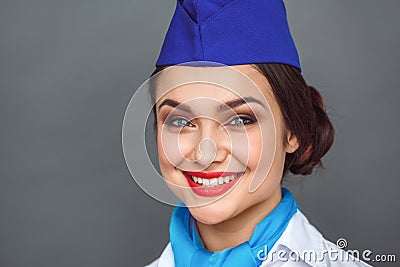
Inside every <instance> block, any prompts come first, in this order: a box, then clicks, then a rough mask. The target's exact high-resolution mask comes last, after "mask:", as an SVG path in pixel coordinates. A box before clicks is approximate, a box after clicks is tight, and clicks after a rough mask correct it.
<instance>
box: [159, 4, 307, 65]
mask: <svg viewBox="0 0 400 267" xmlns="http://www.w3.org/2000/svg"><path fill="white" fill-rule="evenodd" d="M192 61H212V62H218V63H221V64H224V65H239V64H253V63H283V64H288V65H292V66H294V67H296V68H298V69H299V70H300V71H301V67H300V60H299V56H298V53H297V50H296V46H295V44H294V41H293V38H292V36H291V34H290V29H289V25H288V22H287V18H286V9H285V5H284V3H283V0H177V4H176V9H175V13H174V15H173V17H172V20H171V23H170V26H169V29H168V31H167V34H166V36H165V39H164V43H163V46H162V48H161V52H160V55H159V58H158V60H157V62H156V66H164V65H176V64H182V63H187V62H192Z"/></svg>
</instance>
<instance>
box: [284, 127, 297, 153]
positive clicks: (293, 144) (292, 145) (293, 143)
mask: <svg viewBox="0 0 400 267" xmlns="http://www.w3.org/2000/svg"><path fill="white" fill-rule="evenodd" d="M298 148H299V142H298V141H297V137H296V136H295V135H294V134H292V133H291V132H289V133H288V135H287V146H286V152H287V153H293V152H295V151H296V150H297V149H298Z"/></svg>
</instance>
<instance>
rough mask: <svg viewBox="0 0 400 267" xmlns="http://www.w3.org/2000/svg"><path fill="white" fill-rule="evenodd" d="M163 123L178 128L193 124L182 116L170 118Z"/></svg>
mask: <svg viewBox="0 0 400 267" xmlns="http://www.w3.org/2000/svg"><path fill="white" fill-rule="evenodd" d="M165 123H166V124H167V125H170V126H174V127H178V128H182V127H185V126H186V127H193V126H194V125H193V124H192V123H191V122H190V121H188V120H186V119H184V118H170V119H168V120H167V121H166V122H165Z"/></svg>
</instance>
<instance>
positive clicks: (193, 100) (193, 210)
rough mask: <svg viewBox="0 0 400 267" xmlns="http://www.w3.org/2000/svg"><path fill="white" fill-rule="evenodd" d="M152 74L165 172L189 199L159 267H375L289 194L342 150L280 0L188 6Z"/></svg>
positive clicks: (180, 8)
mask: <svg viewBox="0 0 400 267" xmlns="http://www.w3.org/2000/svg"><path fill="white" fill-rule="evenodd" d="M156 66H157V69H156V71H155V72H154V73H153V77H152V79H153V80H154V83H153V85H154V86H153V87H152V89H151V92H150V93H151V95H152V98H153V101H154V103H155V107H154V114H155V118H156V119H155V129H156V132H157V143H158V157H159V162H160V169H161V173H162V175H163V177H164V179H165V181H166V182H167V185H168V186H169V188H170V189H171V190H172V191H173V192H174V193H175V194H176V196H178V198H179V199H181V200H182V203H180V205H179V206H178V207H176V208H175V210H174V212H173V214H172V218H171V223H170V243H169V244H168V245H167V247H166V248H165V250H164V251H163V253H162V254H161V256H160V258H159V259H157V260H155V261H154V262H153V263H151V264H150V265H149V266H177V267H180V266H330V265H334V266H336V265H338V266H368V265H367V264H365V263H363V262H361V261H358V260H357V259H355V258H354V257H352V256H351V255H349V254H347V253H345V252H344V251H343V250H340V249H339V248H338V247H336V246H335V245H334V244H333V243H331V242H330V241H328V240H326V239H325V238H324V237H323V236H322V235H321V233H319V232H318V230H317V229H316V228H314V227H313V226H312V225H311V224H310V223H309V222H308V220H307V219H306V217H305V216H304V214H303V213H302V212H301V211H300V210H299V207H298V206H297V205H296V202H295V200H294V198H293V196H292V195H291V193H290V192H289V191H288V190H287V189H285V188H282V187H281V181H282V178H283V177H284V176H285V174H286V173H288V172H289V171H290V172H292V173H294V174H301V175H308V174H311V172H312V170H313V168H314V167H315V166H317V165H321V158H322V156H323V155H325V154H326V152H327V151H328V150H329V148H330V147H331V145H332V143H333V139H334V129H333V127H332V124H331V122H330V121H329V118H328V116H327V114H326V113H325V111H324V106H323V101H322V98H321V96H320V94H319V93H318V91H317V90H316V89H314V88H313V87H310V86H308V85H307V84H306V82H305V81H304V79H303V78H302V75H301V68H300V63H299V58H298V55H297V50H296V48H295V45H294V42H293V40H292V37H291V35H290V30H289V27H288V23H287V20H286V11H285V7H284V4H283V2H282V1H281V0H269V1H264V0H251V1H250V0H249V1H242V0H240V1H238V0H236V1H235V0H233V1H232V0H230V1H228V0H219V1H194V0H184V1H178V2H177V7H176V10H175V13H174V16H173V18H172V21H171V24H170V27H169V30H168V32H167V35H166V37H165V40H164V44H163V47H162V50H161V53H160V56H159V58H158V61H157V64H156Z"/></svg>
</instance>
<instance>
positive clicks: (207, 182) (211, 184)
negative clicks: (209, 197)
mask: <svg viewBox="0 0 400 267" xmlns="http://www.w3.org/2000/svg"><path fill="white" fill-rule="evenodd" d="M241 174H242V173H237V174H234V175H231V176H224V177H218V178H212V179H206V178H200V177H195V176H191V177H192V179H193V181H194V182H195V183H198V184H202V185H203V186H208V187H214V186H218V185H222V184H224V183H225V184H227V183H229V182H230V181H232V180H234V179H235V178H237V177H239V176H240V175H241Z"/></svg>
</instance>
